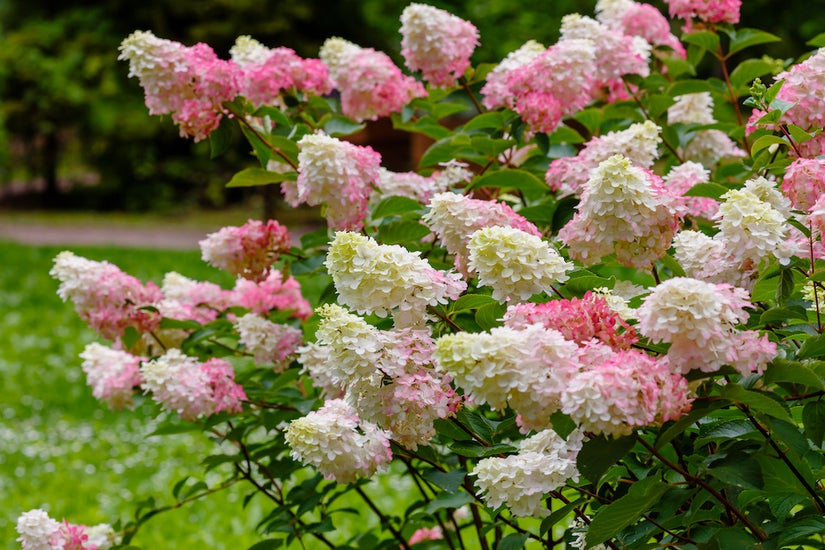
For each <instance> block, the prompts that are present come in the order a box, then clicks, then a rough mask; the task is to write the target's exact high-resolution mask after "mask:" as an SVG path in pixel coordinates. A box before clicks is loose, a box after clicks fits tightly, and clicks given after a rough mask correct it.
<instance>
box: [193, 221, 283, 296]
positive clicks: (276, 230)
mask: <svg viewBox="0 0 825 550" xmlns="http://www.w3.org/2000/svg"><path fill="white" fill-rule="evenodd" d="M198 244H199V245H200V248H201V253H202V258H203V261H205V262H206V263H208V264H210V265H213V266H215V267H217V268H219V269H225V270H226V271H228V272H230V273H231V274H233V275H235V276H236V277H243V278H245V279H252V280H255V281H260V280H262V279H264V278H266V276H267V274H268V271H269V267H270V266H271V265H272V264H273V263H275V261H276V260H277V259H278V256H279V255H280V254H281V253H282V252H288V251H289V246H290V238H289V232H288V231H287V229H286V227H284V226H282V225H281V224H279V223H278V222H276V221H275V220H269V221H267V222H266V223H263V222H261V221H258V220H249V221H248V222H247V223H245V224H244V225H241V226H238V227H235V226H229V227H224V228H222V229H220V230H219V231H217V232H215V233H210V234H209V235H207V236H206V238H205V239H204V240H202V241H200V243H198Z"/></svg>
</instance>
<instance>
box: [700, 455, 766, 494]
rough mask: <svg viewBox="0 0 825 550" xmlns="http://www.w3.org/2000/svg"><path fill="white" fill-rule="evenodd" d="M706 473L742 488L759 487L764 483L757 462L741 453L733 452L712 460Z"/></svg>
mask: <svg viewBox="0 0 825 550" xmlns="http://www.w3.org/2000/svg"><path fill="white" fill-rule="evenodd" d="M708 473H710V475H712V476H713V477H715V478H716V479H719V480H721V481H723V482H725V483H726V484H729V485H734V486H736V487H741V488H743V489H761V488H762V487H763V486H764V484H765V481H764V480H763V478H762V469H761V467H760V466H759V463H758V462H757V461H756V460H753V458H751V457H749V456H747V455H745V454H743V453H734V454H731V455H728V456H726V457H725V458H724V459H722V460H718V461H716V462H714V463H713V464H712V465H710V466H709V468H708Z"/></svg>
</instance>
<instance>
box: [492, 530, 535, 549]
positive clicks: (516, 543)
mask: <svg viewBox="0 0 825 550" xmlns="http://www.w3.org/2000/svg"><path fill="white" fill-rule="evenodd" d="M528 538H530V535H528V534H527V533H512V534H510V535H507V536H506V537H504V538H503V539H501V542H500V543H498V546H496V550H521V549H522V548H524V543H525V542H527V539H528Z"/></svg>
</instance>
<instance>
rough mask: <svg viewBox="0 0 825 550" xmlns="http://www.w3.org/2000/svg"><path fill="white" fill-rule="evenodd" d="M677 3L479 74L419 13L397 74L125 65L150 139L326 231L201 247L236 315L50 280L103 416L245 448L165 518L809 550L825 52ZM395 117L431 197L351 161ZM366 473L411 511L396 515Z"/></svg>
mask: <svg viewBox="0 0 825 550" xmlns="http://www.w3.org/2000/svg"><path fill="white" fill-rule="evenodd" d="M666 4H667V13H662V12H660V11H658V10H657V9H656V8H654V7H653V6H652V5H648V4H644V3H638V2H635V1H633V0H599V2H598V3H597V5H596V10H595V13H593V14H571V15H568V16H566V17H565V18H564V19H563V21H562V22H561V28H560V34H561V39H560V40H559V42H557V43H556V44H552V45H550V46H549V47H545V46H544V45H541V44H538V43H537V42H535V41H532V40H529V37H525V43H524V45H523V46H522V47H521V48H519V49H518V50H516V51H514V52H512V53H511V54H509V55H508V56H507V57H506V58H505V59H504V60H503V61H501V62H500V63H499V64H497V65H494V64H485V63H478V62H479V61H481V60H476V64H475V65H474V64H473V62H472V60H471V58H472V55H473V51H474V48H475V46H476V45H477V44H478V43H479V41H481V40H483V39H484V37H483V34H481V33H479V31H478V30H477V29H476V27H475V26H473V25H472V23H470V22H468V21H464V20H461V19H460V18H458V17H456V16H454V15H452V14H450V13H448V12H446V11H444V10H441V9H437V8H434V7H432V6H428V5H424V4H411V5H410V6H409V7H408V8H407V9H405V10H404V12H403V14H401V17H400V23H401V26H400V34H401V42H400V46H401V52H402V55H403V57H404V61H405V65H406V68H407V69H409V70H410V71H412V73H411V74H404V72H403V71H402V69H401V68H399V67H398V66H396V65H395V64H394V63H393V62H392V60H391V59H390V58H389V57H388V56H387V55H385V54H383V53H381V52H377V51H375V50H372V49H368V48H362V47H360V46H358V45H356V44H353V43H351V42H348V41H346V40H343V39H341V38H330V39H329V40H327V41H326V42H325V43H324V45H323V47H322V48H321V51H320V52H319V59H301V58H300V57H298V56H297V55H296V54H295V52H293V51H292V50H289V49H288V48H274V49H270V48H269V47H267V46H265V45H263V44H260V43H259V42H257V41H255V40H254V39H253V38H251V37H248V36H241V37H239V38H238V41H237V42H236V44H235V46H234V47H233V48H232V50H231V55H232V57H231V59H228V60H223V59H219V58H218V57H217V55H216V54H215V53H214V51H213V50H212V49H211V48H210V47H209V46H207V45H205V44H197V45H194V46H184V45H182V44H178V43H175V42H172V41H169V40H165V39H162V38H158V37H155V36H154V35H153V34H152V33H150V32H146V31H138V32H135V33H134V34H132V35H131V36H129V37H128V38H127V39H125V40H124V42H123V44H122V46H121V59H123V60H126V61H128V62H129V75H130V76H135V77H137V78H138V80H139V82H140V85H141V86H142V87H143V89H144V90H145V93H146V103H147V106H148V108H149V112H150V113H151V114H160V115H162V114H170V115H171V119H172V122H173V123H175V124H177V125H178V126H179V128H180V131H181V134H182V135H183V136H188V137H191V138H193V139H195V140H202V139H208V140H209V141H210V144H211V150H212V154H213V155H219V154H221V153H222V152H223V151H224V150H225V149H226V148H227V147H228V145H229V139H230V138H231V135H232V132H230V131H229V130H230V125H234V124H237V125H239V127H240V129H241V131H242V135H243V136H244V138H245V139H246V140H248V142H249V145H250V148H251V151H252V153H253V155H254V156H255V157H256V158H257V161H258V163H259V165H258V166H255V167H250V168H248V169H245V170H243V171H242V172H240V173H239V174H237V175H235V176H234V177H233V178H232V180H231V181H230V182H228V185H230V186H255V185H279V186H280V190H281V192H282V193H283V196H284V200H285V201H286V202H287V203H288V204H289V205H291V206H293V207H298V206H300V205H303V204H306V205H310V206H321V208H322V210H321V211H322V213H323V216H324V218H325V219H324V220H319V224H318V227H319V228H318V229H317V230H315V231H311V232H308V233H305V234H303V235H301V236H297V235H290V234H289V231H288V229H287V228H286V227H284V226H282V225H281V224H279V223H278V222H277V221H276V220H266V221H264V222H261V221H254V220H250V221H249V222H248V223H247V224H245V225H243V226H240V227H228V228H224V229H222V230H220V231H218V232H216V233H214V234H212V235H209V236H207V237H206V238H205V239H204V240H203V241H202V242H201V248H202V251H203V259H204V260H205V261H207V262H209V263H210V264H212V265H214V266H216V267H219V268H222V269H225V270H227V271H229V272H230V273H232V274H233V275H234V276H236V277H237V281H236V283H235V285H234V287H233V288H231V289H225V288H221V287H219V286H217V285H214V284H212V283H208V282H199V281H193V280H191V279H188V278H186V277H185V276H183V275H180V274H177V273H169V274H168V275H167V276H166V277H165V279H164V281H163V285H162V286H161V287H158V286H156V285H153V284H151V283H146V284H144V283H142V282H140V281H139V280H137V279H135V278H134V277H132V276H130V275H128V274H125V273H123V272H121V271H120V269H118V268H117V267H116V266H114V265H112V264H110V263H107V262H94V261H91V260H87V259H85V258H80V257H78V256H76V255H74V254H72V253H70V252H63V253H61V254H60V255H58V256H57V258H56V259H55V265H54V269H53V270H52V274H53V276H54V277H55V278H56V279H57V280H58V281H59V288H58V293H59V295H60V296H61V298H63V299H64V300H70V301H71V302H72V303H73V304H74V306H75V308H76V309H77V312H78V314H79V315H80V316H81V317H82V318H83V319H84V320H86V321H87V322H88V323H89V325H90V326H91V327H92V328H93V329H94V330H95V331H97V333H98V334H99V335H100V337H101V342H99V343H94V344H90V345H89V346H88V347H87V348H86V350H85V351H84V352H83V353H82V354H81V357H80V359H81V360H82V366H81V368H82V370H83V372H84V373H85V374H86V377H87V381H88V384H89V386H90V387H91V390H90V391H91V392H92V393H93V395H94V396H95V397H97V398H99V399H100V400H102V401H104V402H105V403H106V405H108V406H109V407H110V408H112V409H118V408H123V407H131V406H134V405H135V403H137V402H144V401H146V400H151V401H153V402H155V403H156V406H155V410H156V411H157V412H158V414H160V413H161V412H163V413H164V414H167V415H174V416H176V417H179V420H178V422H180V421H183V422H186V423H191V424H192V425H193V426H194V427H195V428H196V429H202V430H203V432H204V434H205V435H206V436H208V437H211V438H214V439H216V440H217V441H219V442H222V443H228V444H229V445H228V446H227V445H224V446H223V447H222V449H223V452H222V453H221V454H216V455H215V456H210V457H203V459H204V460H203V462H204V464H205V465H206V467H207V469H210V470H211V469H217V471H220V472H222V473H223V474H224V475H225V476H226V481H225V482H224V483H223V484H221V485H218V486H215V487H202V489H203V490H202V491H201V492H198V491H194V492H190V493H188V494H186V495H183V496H182V495H181V494H180V487H177V488H175V489H174V490H173V497H172V498H175V499H177V500H178V501H179V502H188V501H189V500H194V499H197V498H206V497H210V498H220V489H221V487H223V486H228V485H229V484H232V483H235V482H238V483H246V484H248V486H249V488H250V490H251V492H252V494H257V495H260V498H262V499H264V500H266V501H267V502H268V503H269V505H270V512H269V513H268V514H267V515H266V516H265V517H264V518H263V520H262V521H261V522H260V524H259V526H258V528H259V530H260V533H261V537H262V539H263V540H262V542H261V543H260V544H259V545H255V548H279V547H289V548H342V549H351V550H359V549H376V548H378V549H380V548H385V549H397V548H402V549H405V550H409V549H411V548H449V549H459V548H460V549H462V550H464V549H468V548H480V549H482V550H490V549H504V550H513V549H518V548H562V547H564V548H612V549H618V548H628V549H648V548H695V549H702V550H705V549H707V550H711V549H727V548H765V549H778V548H820V547H823V545H825V538H823V535H822V533H825V500H823V498H824V497H825V489H823V485H822V479H823V477H825V455H824V454H823V453H824V452H825V451H824V450H823V441H824V440H825V404H823V401H822V397H823V396H825V335H823V332H825V324H824V323H823V316H822V309H823V307H822V305H823V302H824V301H825V292H823V290H825V287H823V281H825V261H824V260H825V248H823V245H822V235H823V233H822V231H823V230H825V194H824V193H825V170H824V169H823V159H822V158H820V155H821V153H822V151H823V149H822V146H821V143H822V135H823V134H822V127H823V123H825V121H823V109H822V106H823V104H825V49H823V50H818V51H817V50H812V51H810V52H806V53H804V54H803V55H801V57H800V58H799V60H798V61H794V60H787V61H782V60H771V59H769V58H764V57H763V58H747V56H746V55H744V54H746V53H747V52H748V51H749V48H752V47H753V46H757V45H760V44H767V43H770V42H773V41H776V40H778V38H777V37H775V36H773V35H771V34H769V33H766V32H762V31H759V30H757V29H747V28H739V27H736V26H735V25H737V24H738V22H739V8H740V6H741V2H740V1H739V0H728V1H723V2H720V1H709V0H678V1H677V0H669V1H667V2H666ZM669 18H670V19H669ZM811 45H812V47H817V46H825V38H823V37H819V38H817V39H815V40H814V41H812V42H811ZM708 66H711V67H712V68H711V69H710V71H711V73H712V74H713V75H716V76H709V77H704V76H703V74H702V72H703V71H707V70H708V68H707V67H708ZM763 82H764V84H763ZM448 116H451V119H452V122H450V123H448V121H447V117H448ZM380 117H390V118H391V120H392V123H393V125H394V126H395V128H397V129H398V130H401V131H406V132H409V133H412V134H422V135H424V136H426V137H427V138H430V139H431V140H432V141H433V144H432V145H431V146H430V147H429V148H428V149H427V150H426V151H425V152H424V154H423V156H422V157H421V158H420V159H416V161H417V162H418V164H417V166H416V167H415V170H413V171H409V172H406V173H395V172H390V171H389V170H387V169H385V168H384V167H382V166H381V155H380V154H379V153H378V152H376V151H375V150H373V149H372V148H371V147H368V146H362V145H357V144H354V143H351V142H350V141H348V140H347V136H349V135H350V134H352V133H354V132H356V131H358V130H360V129H362V128H363V127H364V123H363V121H366V120H375V119H377V118H380ZM455 120H459V123H458V126H456V125H455ZM104 341H105V343H104ZM227 448H230V449H231V451H229V452H226V449H227ZM376 476H389V477H390V478H393V479H394V480H396V481H394V483H395V484H396V486H397V487H399V488H401V487H404V488H405V489H403V490H401V489H399V491H398V492H397V493H396V494H394V495H392V497H393V503H394V504H393V506H391V507H389V508H387V507H382V506H379V505H378V504H377V503H376V501H377V497H379V496H386V495H379V494H378V492H379V491H380V488H377V487H376V485H375V484H373V483H371V481H370V480H371V479H373V478H374V477H376ZM408 489H409V490H408ZM353 501H359V502H360V503H361V508H360V510H355V509H353V508H352V506H351V503H352V502H353ZM343 502H347V503H348V504H343ZM162 509H166V508H158V510H146V509H139V510H138V512H137V514H136V515H135V517H134V518H133V519H131V520H125V519H122V518H113V526H105V525H104V526H96V527H85V526H83V525H77V524H71V523H68V521H66V520H64V521H63V523H60V522H59V521H57V520H56V519H52V518H51V517H49V515H48V514H47V513H46V512H44V511H42V510H31V511H21V516H20V520H19V522H18V532H19V534H20V537H19V539H18V541H19V542H20V544H21V545H22V547H23V548H26V549H41V548H42V549H61V550H68V549H73V550H79V549H86V550H92V549H105V548H115V547H120V548H125V547H130V546H129V545H130V544H131V542H132V539H133V537H134V535H135V533H136V532H137V531H138V530H139V529H141V528H144V526H145V524H146V522H147V520H148V519H149V518H151V517H152V516H154V515H155V514H156V513H157V512H158V511H160V510H162ZM238 513H243V511H242V509H241V508H240V507H239V510H238ZM350 513H357V514H369V515H372V516H374V517H375V518H376V519H377V522H376V523H377V525H378V526H377V527H375V528H370V527H369V525H371V524H370V523H369V522H366V521H361V522H360V523H359V525H362V526H363V531H361V532H356V533H352V532H346V531H343V530H341V529H339V528H338V525H339V523H338V521H339V519H338V518H339V517H340V516H341V515H342V514H350ZM115 520H116V521H115ZM147 528H151V526H149V527H147Z"/></svg>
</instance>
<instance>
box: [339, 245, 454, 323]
mask: <svg viewBox="0 0 825 550" xmlns="http://www.w3.org/2000/svg"><path fill="white" fill-rule="evenodd" d="M326 267H327V270H328V271H329V274H330V275H331V276H332V280H333V282H334V283H335V288H336V290H337V291H338V296H339V300H340V302H341V303H342V304H345V305H348V306H350V307H352V308H353V309H354V310H355V311H357V312H358V313H362V314H363V313H375V314H376V315H378V316H379V317H386V316H387V314H388V313H389V312H392V313H393V320H394V322H395V326H396V327H397V328H401V327H410V326H420V325H423V324H424V322H425V320H426V318H427V316H426V315H427V314H426V308H427V306H434V305H436V304H443V303H446V301H447V299H448V298H449V299H456V298H458V296H459V295H460V294H461V293H462V292H463V291H464V290H465V289H466V288H467V284H466V283H465V282H464V281H462V280H461V275H459V274H458V273H453V272H444V271H438V270H436V269H433V268H432V266H430V264H429V262H427V260H424V259H423V258H421V257H420V253H418V252H410V251H408V250H407V249H406V248H404V247H402V246H398V245H380V244H378V243H376V242H375V240H374V239H372V238H371V237H366V236H364V235H361V234H359V233H352V232H338V233H336V234H335V239H333V241H332V243H331V244H330V247H329V252H328V254H327V259H326Z"/></svg>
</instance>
